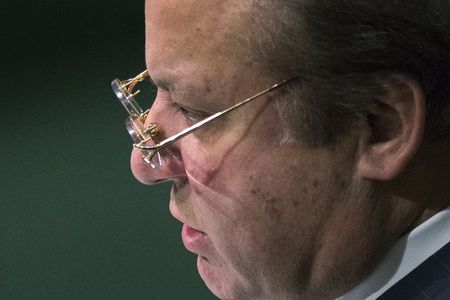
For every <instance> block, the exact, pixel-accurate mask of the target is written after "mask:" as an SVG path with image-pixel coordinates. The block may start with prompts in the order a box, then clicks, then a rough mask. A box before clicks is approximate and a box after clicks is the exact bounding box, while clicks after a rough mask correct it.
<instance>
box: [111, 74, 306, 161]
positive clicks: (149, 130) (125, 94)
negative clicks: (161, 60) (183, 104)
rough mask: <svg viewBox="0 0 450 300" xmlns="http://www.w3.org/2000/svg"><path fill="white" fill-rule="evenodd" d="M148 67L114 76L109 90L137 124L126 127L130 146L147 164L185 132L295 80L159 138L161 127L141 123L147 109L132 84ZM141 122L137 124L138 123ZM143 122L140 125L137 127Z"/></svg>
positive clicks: (267, 89)
mask: <svg viewBox="0 0 450 300" xmlns="http://www.w3.org/2000/svg"><path fill="white" fill-rule="evenodd" d="M149 77H150V76H149V73H148V70H145V71H143V72H141V73H139V74H138V75H137V76H135V77H133V78H131V79H127V80H123V81H121V80H119V79H115V80H113V81H112V82H111V86H112V89H113V91H114V93H115V94H116V96H117V98H118V99H119V101H120V102H121V103H122V105H123V106H124V107H125V109H126V110H127V111H128V113H129V114H130V117H129V118H128V119H127V124H130V122H131V123H133V124H135V123H136V122H137V124H139V126H138V128H133V129H130V128H129V126H128V125H127V129H128V131H129V133H130V135H131V136H132V138H133V140H135V141H137V140H138V139H139V141H138V142H136V143H134V144H133V147H134V148H136V149H139V150H140V151H141V153H142V156H143V159H144V161H145V162H146V163H149V164H151V161H152V159H153V158H154V156H155V155H156V154H157V153H158V152H159V151H161V149H163V148H165V147H167V146H168V145H170V144H172V143H174V142H175V141H178V140H179V139H181V138H183V137H185V136H187V135H188V134H191V133H193V132H194V131H196V130H198V129H200V128H201V127H203V126H205V125H206V124H209V123H210V122H212V121H214V120H215V119H217V118H219V117H221V116H223V115H225V114H227V113H229V112H231V111H233V110H235V109H237V108H239V107H241V106H243V105H245V104H247V103H249V102H251V101H253V100H255V99H257V98H259V97H261V96H263V95H265V94H267V93H269V92H270V91H273V90H274V89H276V88H278V87H280V86H282V85H284V84H286V83H288V82H289V81H291V80H294V79H296V78H297V77H298V76H296V77H292V78H290V79H286V80H283V81H281V82H278V83H276V84H274V85H272V86H270V87H268V88H266V89H264V90H262V91H260V92H258V93H257V94H255V95H253V96H251V97H248V98H246V99H244V100H242V101H240V102H238V103H236V104H234V105H232V106H230V107H228V108H226V109H224V110H222V111H219V112H217V113H214V114H212V115H210V116H208V117H206V118H205V119H203V120H201V121H199V122H198V123H195V124H194V125H192V126H189V127H187V128H185V129H183V130H181V131H179V132H178V133H176V134H174V135H172V136H170V137H168V138H165V139H163V140H162V137H163V135H164V133H163V131H162V129H161V128H160V127H159V126H158V125H157V124H155V123H151V124H150V125H149V126H147V127H145V128H143V124H144V122H145V119H146V118H147V115H148V112H149V109H147V110H146V111H143V110H142V109H141V107H140V106H139V105H138V104H137V102H136V100H135V97H136V96H137V95H138V94H139V93H140V90H137V91H136V92H134V93H133V89H134V87H135V86H136V85H137V84H138V83H139V82H142V81H144V80H145V79H146V78H149ZM139 122H140V123H139ZM141 125H142V128H139V127H140V126H141ZM149 140H152V141H153V142H154V143H155V145H151V146H149V145H145V143H146V142H148V141H149Z"/></svg>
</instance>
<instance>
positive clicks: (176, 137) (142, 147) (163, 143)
mask: <svg viewBox="0 0 450 300" xmlns="http://www.w3.org/2000/svg"><path fill="white" fill-rule="evenodd" d="M296 78H297V77H294V78H291V79H286V80H284V81H281V82H279V83H277V84H274V85H272V86H271V87H269V88H267V89H265V90H263V91H261V92H259V93H258V94H256V95H253V96H251V97H250V98H247V99H245V100H243V101H241V102H239V103H236V104H235V105H233V106H231V107H229V108H227V109H225V110H223V111H219V112H217V113H215V114H213V115H211V116H209V117H207V118H206V119H203V120H201V121H200V122H198V123H196V124H194V125H192V126H190V127H188V128H186V129H183V130H182V131H180V132H179V133H177V134H175V135H173V136H171V137H169V138H167V139H165V140H163V141H161V142H160V143H158V144H156V145H153V146H145V145H144V143H145V141H144V142H141V143H139V144H134V145H133V146H134V147H135V148H137V149H140V150H151V151H158V150H159V149H161V148H163V147H165V146H167V145H170V144H172V143H173V142H175V141H178V140H179V139H181V138H182V137H184V136H186V135H188V134H190V133H192V132H194V131H196V130H197V129H199V128H200V127H202V126H203V125H205V124H207V123H209V122H211V121H213V120H215V119H217V118H218V117H220V116H222V115H224V114H227V113H229V112H231V111H233V110H235V109H237V108H239V107H241V106H243V105H244V104H247V103H249V102H250V101H252V100H255V99H256V98H258V97H260V96H262V95H264V94H267V93H268V92H270V91H272V90H274V89H276V88H277V87H279V86H281V85H284V84H286V83H287V82H289V81H291V80H294V79H296Z"/></svg>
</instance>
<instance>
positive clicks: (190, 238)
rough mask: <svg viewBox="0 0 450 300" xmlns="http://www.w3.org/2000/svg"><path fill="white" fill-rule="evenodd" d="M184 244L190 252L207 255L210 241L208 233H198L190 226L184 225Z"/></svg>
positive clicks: (182, 235)
mask: <svg viewBox="0 0 450 300" xmlns="http://www.w3.org/2000/svg"><path fill="white" fill-rule="evenodd" d="M181 238H182V239H183V244H184V246H185V247H186V249H187V250H189V251H190V252H193V253H196V254H199V255H205V254H206V253H207V251H208V248H209V244H210V240H209V238H208V236H207V235H206V233H204V232H201V231H198V230H196V229H194V228H192V227H190V226H189V225H186V224H183V229H182V231H181Z"/></svg>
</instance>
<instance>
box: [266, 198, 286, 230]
mask: <svg viewBox="0 0 450 300" xmlns="http://www.w3.org/2000/svg"><path fill="white" fill-rule="evenodd" d="M264 211H265V212H266V214H267V215H269V217H270V218H271V219H272V220H274V221H275V222H276V223H277V224H280V223H281V220H282V217H281V211H280V209H279V208H278V207H277V199H276V198H274V197H270V198H266V199H265V201H264Z"/></svg>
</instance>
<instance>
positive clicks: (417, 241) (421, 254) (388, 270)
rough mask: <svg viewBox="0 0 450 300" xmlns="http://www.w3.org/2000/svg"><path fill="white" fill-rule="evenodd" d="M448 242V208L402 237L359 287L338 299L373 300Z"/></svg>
mask: <svg viewBox="0 0 450 300" xmlns="http://www.w3.org/2000/svg"><path fill="white" fill-rule="evenodd" d="M449 241H450V207H447V208H446V209H444V210H442V211H440V212H439V213H437V214H436V215H434V216H433V217H431V218H430V219H428V220H427V221H425V222H424V223H422V224H420V225H419V226H418V227H416V228H414V229H413V230H412V231H411V232H409V233H408V234H405V235H404V236H402V237H401V238H400V239H399V240H398V241H397V242H396V243H395V244H394V246H393V247H392V249H391V250H390V251H389V252H388V254H387V255H386V257H385V258H384V259H383V261H382V262H381V263H380V264H379V265H378V266H377V267H376V268H375V270H374V271H373V272H372V273H371V274H370V275H369V276H368V277H367V278H366V279H365V280H364V281H363V282H361V283H360V284H359V285H357V286H356V287H355V288H353V289H352V290H350V291H349V292H348V293H346V294H344V295H343V296H341V297H339V298H338V299H337V300H361V299H368V300H372V299H376V298H377V297H379V296H381V295H382V294H383V293H384V292H385V291H386V290H388V289H389V288H390V287H392V286H393V285H394V284H395V283H397V282H398V281H399V280H400V279H402V278H403V277H405V276H406V275H407V274H408V273H409V272H411V271H412V270H414V269H415V268H416V267H417V266H419V265H420V264H421V263H422V262H424V261H425V260H426V259H427V258H428V257H430V256H431V255H433V254H434V253H435V252H437V251H438V250H439V249H441V248H442V247H443V246H445V245H446V244H447V243H448V242H449Z"/></svg>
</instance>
